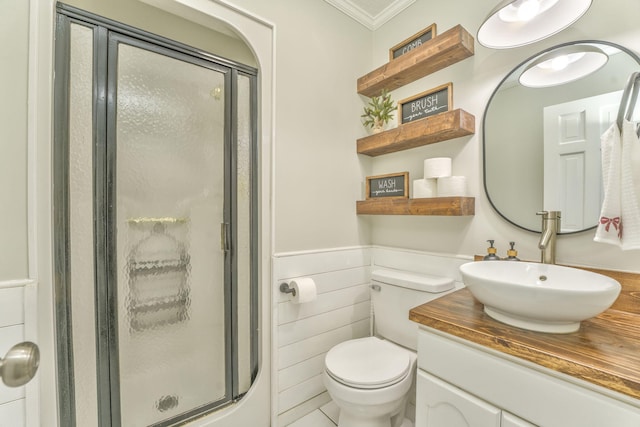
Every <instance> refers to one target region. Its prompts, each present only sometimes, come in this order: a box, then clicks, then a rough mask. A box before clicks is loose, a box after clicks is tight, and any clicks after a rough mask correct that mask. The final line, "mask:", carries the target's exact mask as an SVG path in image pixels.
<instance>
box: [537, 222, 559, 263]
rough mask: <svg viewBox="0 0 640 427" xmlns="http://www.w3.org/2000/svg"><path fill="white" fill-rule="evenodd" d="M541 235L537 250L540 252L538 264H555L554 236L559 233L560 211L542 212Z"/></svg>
mask: <svg viewBox="0 0 640 427" xmlns="http://www.w3.org/2000/svg"><path fill="white" fill-rule="evenodd" d="M537 215H542V234H541V235H540V242H539V243H538V248H540V251H541V259H540V262H542V263H544V264H555V263H556V235H557V234H558V231H560V211H542V212H538V213H537Z"/></svg>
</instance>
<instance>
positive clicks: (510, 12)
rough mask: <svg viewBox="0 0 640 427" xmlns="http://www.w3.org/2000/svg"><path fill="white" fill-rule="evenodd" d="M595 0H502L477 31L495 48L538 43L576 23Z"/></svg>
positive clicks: (481, 41) (490, 46) (485, 41)
mask: <svg viewBox="0 0 640 427" xmlns="http://www.w3.org/2000/svg"><path fill="white" fill-rule="evenodd" d="M591 2H592V0H502V1H500V3H498V5H497V6H496V7H495V8H493V10H492V11H491V12H489V15H488V16H487V17H486V18H485V20H484V21H483V22H482V25H481V26H480V29H479V30H478V42H480V44H481V45H483V46H486V47H489V48H493V49H507V48H511V47H518V46H524V45H527V44H530V43H535V42H537V41H539V40H542V39H544V38H546V37H549V36H551V35H553V34H556V33H558V32H560V31H562V30H564V29H565V28H567V27H568V26H569V25H571V24H573V23H574V22H576V21H577V20H578V19H580V17H581V16H582V15H584V14H585V12H586V11H587V10H588V9H589V7H590V6H591Z"/></svg>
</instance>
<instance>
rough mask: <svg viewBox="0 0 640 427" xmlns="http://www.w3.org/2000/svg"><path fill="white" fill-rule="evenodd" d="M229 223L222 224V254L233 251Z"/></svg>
mask: <svg viewBox="0 0 640 427" xmlns="http://www.w3.org/2000/svg"><path fill="white" fill-rule="evenodd" d="M229 225H230V224H229V223H228V222H223V223H221V224H220V250H221V251H222V252H229V250H230V249H231V244H230V241H229V240H230V237H229Z"/></svg>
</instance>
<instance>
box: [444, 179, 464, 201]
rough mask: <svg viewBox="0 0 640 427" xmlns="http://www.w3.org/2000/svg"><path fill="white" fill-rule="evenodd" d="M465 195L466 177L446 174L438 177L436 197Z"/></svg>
mask: <svg viewBox="0 0 640 427" xmlns="http://www.w3.org/2000/svg"><path fill="white" fill-rule="evenodd" d="M466 195H467V177H465V176H447V177H443V178H438V197H463V196H466Z"/></svg>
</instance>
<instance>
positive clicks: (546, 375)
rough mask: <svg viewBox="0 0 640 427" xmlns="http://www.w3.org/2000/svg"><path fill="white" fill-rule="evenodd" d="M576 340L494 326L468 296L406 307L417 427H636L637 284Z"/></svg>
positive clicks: (622, 278) (631, 282)
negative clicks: (414, 344) (412, 336)
mask: <svg viewBox="0 0 640 427" xmlns="http://www.w3.org/2000/svg"><path fill="white" fill-rule="evenodd" d="M594 271H596V272H600V273H602V274H607V275H609V274H610V275H612V277H614V278H615V279H616V280H618V281H619V282H620V283H621V285H622V292H621V293H620V296H619V297H618V299H617V300H616V302H615V303H614V305H613V306H612V307H611V308H610V309H608V310H606V311H605V312H604V313H602V314H600V315H599V316H597V317H594V318H592V319H588V320H585V321H583V322H582V323H581V326H580V329H579V330H578V331H577V332H573V333H569V334H549V333H542V332H533V331H528V330H524V329H520V328H517V327H513V326H509V325H507V324H504V323H501V322H498V321H496V320H494V319H492V318H491V317H489V316H488V315H487V314H486V313H484V311H483V305H482V304H481V303H480V302H478V301H477V300H476V299H475V298H474V297H473V295H472V294H471V292H470V291H469V290H468V289H466V288H465V289H461V290H459V291H456V292H454V293H452V294H449V295H446V296H444V297H442V298H439V299H437V300H434V301H432V302H429V303H427V304H423V305H421V306H418V307H415V308H414V309H412V310H411V311H410V314H409V318H410V319H411V320H413V321H414V322H417V323H418V324H419V326H420V328H419V332H418V334H419V336H418V373H417V396H416V427H427V426H428V427H439V426H446V427H462V426H473V427H485V426H493V427H500V426H501V427H516V426H517V427H525V426H544V427H609V426H611V427H638V426H640V305H639V304H638V299H637V298H638V297H637V296H636V295H638V294H639V293H640V276H639V275H637V274H632V273H620V272H604V271H598V270H594Z"/></svg>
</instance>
